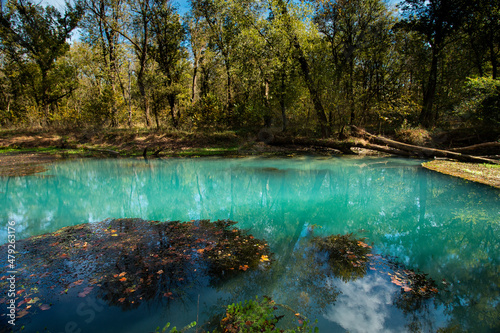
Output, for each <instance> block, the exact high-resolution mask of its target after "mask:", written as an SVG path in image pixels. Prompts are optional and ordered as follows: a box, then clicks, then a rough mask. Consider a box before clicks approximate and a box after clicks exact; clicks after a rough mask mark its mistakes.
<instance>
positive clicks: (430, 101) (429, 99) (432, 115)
mask: <svg viewBox="0 0 500 333" xmlns="http://www.w3.org/2000/svg"><path fill="white" fill-rule="evenodd" d="M438 52H439V50H438V49H437V47H436V46H434V47H433V48H432V63H431V69H430V73H429V79H428V80H427V86H426V87H425V91H424V100H423V105H422V111H421V112H420V116H419V122H420V124H421V125H422V126H424V127H426V128H428V127H430V126H432V125H434V124H435V123H436V121H437V112H436V111H435V110H434V98H435V96H436V86H437V74H438Z"/></svg>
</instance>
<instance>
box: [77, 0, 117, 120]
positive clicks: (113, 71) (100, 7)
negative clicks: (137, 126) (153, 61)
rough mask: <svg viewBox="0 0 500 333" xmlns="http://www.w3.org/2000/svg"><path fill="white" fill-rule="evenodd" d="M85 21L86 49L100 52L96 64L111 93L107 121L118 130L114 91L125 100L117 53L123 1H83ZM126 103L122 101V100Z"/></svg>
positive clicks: (115, 94) (84, 37)
mask: <svg viewBox="0 0 500 333" xmlns="http://www.w3.org/2000/svg"><path fill="white" fill-rule="evenodd" d="M85 7H86V12H87V14H86V17H85V19H84V20H83V24H82V27H83V30H84V36H83V39H84V40H85V41H86V42H87V44H88V45H90V46H92V47H94V48H97V49H99V52H98V54H100V55H101V59H100V61H99V62H98V64H99V65H100V66H101V67H102V74H103V76H104V77H105V78H106V81H107V82H106V83H107V84H108V85H109V87H110V89H111V94H110V95H111V96H110V98H111V100H110V104H111V110H110V112H109V118H110V119H109V120H110V123H111V126H117V125H118V120H117V113H118V105H117V104H118V102H117V98H118V96H117V89H118V87H120V90H121V92H122V95H123V96H125V86H124V84H123V82H122V81H121V80H120V71H119V67H120V62H121V59H120V49H121V47H122V41H121V40H120V34H119V31H121V30H122V29H123V27H122V26H123V24H124V22H123V21H124V15H125V10H126V8H125V2H124V1H123V0H86V1H85ZM124 99H125V98H124Z"/></svg>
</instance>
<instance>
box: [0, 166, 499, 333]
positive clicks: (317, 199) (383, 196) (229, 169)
mask: <svg viewBox="0 0 500 333" xmlns="http://www.w3.org/2000/svg"><path fill="white" fill-rule="evenodd" d="M46 174H52V175H54V177H50V178H49V177H47V178H39V177H22V178H8V179H2V180H1V181H2V183H1V184H2V186H1V191H2V192H3V194H2V195H1V196H0V201H1V202H0V204H1V205H0V206H1V214H0V221H1V222H2V223H4V224H5V223H6V222H7V221H8V220H15V221H16V222H18V226H19V228H18V230H17V231H16V232H17V233H18V236H19V237H27V236H29V235H33V234H43V233H47V232H52V231H55V230H57V229H59V228H61V227H64V226H67V225H68V224H80V223H84V222H89V221H91V222H93V221H99V220H102V219H105V218H107V217H115V218H119V217H136V216H140V217H142V218H145V219H150V220H191V219H203V218H210V219H212V220H215V219H231V220H236V221H239V226H240V227H241V228H247V229H250V231H251V232H252V234H253V235H255V236H256V237H259V238H265V239H268V240H270V244H269V245H270V247H271V250H272V251H273V252H274V253H275V256H274V264H273V266H274V267H273V269H272V270H271V271H270V272H269V273H266V274H260V273H259V271H252V272H250V274H245V277H242V276H236V277H235V279H231V280H228V281H224V282H221V283H220V284H217V288H219V286H220V288H221V289H220V290H223V289H222V286H228V287H230V289H231V288H232V290H239V292H234V295H235V298H237V299H238V300H243V298H244V297H254V296H255V295H257V294H258V295H264V294H268V295H270V296H272V298H273V299H276V300H277V301H279V302H281V299H283V303H285V301H287V300H290V301H293V302H295V304H297V305H298V306H299V305H300V304H309V305H310V306H314V307H316V305H315V304H320V303H322V302H323V300H322V296H321V295H319V293H318V292H316V290H318V289H320V286H326V287H328V285H327V284H326V282H324V281H326V280H328V277H332V276H333V273H332V272H330V273H317V274H320V275H319V277H318V278H317V279H316V278H311V276H310V275H308V274H307V271H308V270H315V269H316V268H311V267H310V266H311V261H310V258H309V257H307V256H306V257H303V256H304V253H301V252H298V251H299V250H298V249H300V248H302V247H303V242H304V241H305V239H307V238H308V237H309V238H312V237H313V236H328V235H335V234H342V235H343V234H347V233H352V232H357V233H358V234H360V235H362V236H363V237H367V238H368V239H370V241H371V242H373V243H374V244H375V248H376V252H377V253H380V254H383V255H384V256H385V257H388V256H391V257H397V258H398V259H397V261H398V262H399V263H401V264H404V265H405V266H406V267H410V268H412V269H414V270H415V271H422V272H426V273H428V274H429V277H431V278H433V279H434V280H436V281H438V283H437V284H438V285H439V289H442V287H444V286H445V285H444V284H443V283H442V282H441V281H443V279H444V280H445V282H446V286H447V287H448V288H447V289H448V290H449V291H448V292H446V293H439V294H438V296H437V297H438V298H437V300H436V306H438V307H440V308H441V307H445V308H446V311H447V314H448V315H449V317H450V323H449V325H450V327H454V326H455V325H458V326H460V327H463V328H464V329H467V330H471V331H474V330H476V331H488V330H495V329H497V328H498V327H499V323H498V319H497V318H496V317H497V316H496V315H497V313H498V310H499V309H498V306H497V303H498V302H497V300H498V298H499V297H500V294H499V290H498V285H499V284H500V280H499V276H500V274H498V267H499V262H498V261H499V258H500V256H499V251H500V249H499V247H498V236H497V235H498V234H499V233H500V224H499V223H498V207H499V205H500V195H499V192H498V190H496V189H490V188H488V187H486V186H482V185H474V184H470V183H467V182H465V181H463V180H460V179H454V178H451V177H448V176H444V175H440V174H435V173H432V172H430V171H427V170H422V169H421V168H420V167H419V166H418V163H416V162H414V161H411V160H400V159H359V160H356V159H327V160H317V159H308V158H303V159H290V160H284V159H283V160H279V159H224V160H223V159H186V160H174V159H168V160H154V161H153V160H150V161H149V163H147V164H146V163H144V162H143V161H138V160H118V161H115V160H113V161H108V160H99V161H94V160H92V161H91V160H83V161H72V162H70V163H59V164H56V165H54V167H53V169H52V170H50V171H48V172H46ZM312 225H318V228H316V229H314V230H313V231H309V230H308V227H309V226H312ZM5 233H6V228H3V229H1V230H0V236H2V237H3V239H7V237H6V234H5ZM311 233H312V235H311ZM141 251H142V250H141ZM120 265H125V263H121V264H120ZM128 265H130V264H128ZM299 265H304V267H302V268H299ZM315 265H316V264H315ZM339 267H340V266H339ZM346 267H348V266H346ZM362 267H363V266H362ZM366 267H367V268H368V269H367V271H366V272H365V274H366V275H365V277H364V278H367V277H369V275H370V274H373V273H372V271H371V269H370V267H371V266H370V265H368V266H366ZM238 268H239V267H238ZM320 268H321V267H320ZM72 269H74V267H71V268H68V272H71V271H72ZM78 269H91V268H88V267H87V268H84V267H83V266H82V268H78ZM193 269H194V268H193ZM318 269H319V268H318ZM338 270H339V271H337V272H336V273H337V274H338V275H339V276H342V275H343V273H342V272H341V270H340V269H338ZM117 273H121V272H117ZM247 273H248V272H247ZM347 273H348V271H346V273H345V274H344V275H345V276H348V274H347ZM321 274H323V275H321ZM351 274H352V273H351ZM247 275H250V276H252V278H255V279H258V280H257V281H262V283H258V284H252V283H246V282H245V281H244V280H246V276H247ZM352 277H353V278H355V277H356V275H355V274H354V275H353V276H352ZM144 278H146V279H147V276H146V275H145V277H143V279H144ZM249 279H250V277H249ZM308 279H310V281H312V282H310V283H309V282H308V281H309V280H308ZM360 279H363V278H362V277H361V275H360V276H358V279H357V280H351V281H359V280H360ZM328 281H331V280H328ZM167 287H168V288H172V287H170V286H167ZM167 287H166V288H167ZM245 288H248V290H247V289H245ZM287 288H295V289H293V290H295V291H296V292H295V291H294V293H287V291H288V290H289V289H287ZM336 292H337V291H331V292H329V293H330V294H329V295H330V296H331V297H330V296H328V297H327V299H329V300H332V299H334V296H335V295H336ZM402 295H405V297H407V296H408V295H409V294H402ZM121 297H123V296H121ZM166 299H168V297H166ZM231 301H232V300H231ZM324 303H327V302H326V301H325V302H324ZM407 303H408V304H407ZM416 303H418V301H417V302H416ZM422 303H423V304H422V306H421V307H420V309H421V310H422V311H423V309H424V308H425V307H426V306H427V303H428V302H427V301H423V302H422ZM396 304H397V305H398V306H399V307H400V308H401V309H408V311H410V312H411V311H413V312H415V311H414V308H413V307H414V306H415V302H414V301H413V300H412V299H411V298H410V299H407V298H401V299H399V300H398V302H396ZM322 306H323V305H320V306H317V308H318V311H320V310H319V309H320V308H321V307H322ZM421 310H417V312H418V311H421ZM429 311H434V312H436V310H434V309H432V307H430V309H429ZM410 312H409V313H410ZM409 318H410V316H409ZM409 320H410V321H412V319H409Z"/></svg>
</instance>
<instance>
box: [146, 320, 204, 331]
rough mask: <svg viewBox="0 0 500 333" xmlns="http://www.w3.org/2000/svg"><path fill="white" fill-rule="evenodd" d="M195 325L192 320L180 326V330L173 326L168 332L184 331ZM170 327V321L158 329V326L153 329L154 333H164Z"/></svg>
mask: <svg viewBox="0 0 500 333" xmlns="http://www.w3.org/2000/svg"><path fill="white" fill-rule="evenodd" d="M195 326H196V322H195V321H193V322H192V323H191V324H189V325H187V326H186V327H184V328H182V329H181V330H180V331H179V330H178V329H177V328H176V327H175V326H174V327H173V328H172V329H171V330H170V331H169V333H184V332H186V331H187V330H189V329H191V328H193V327H195ZM169 327H170V323H167V324H166V325H165V326H164V327H163V328H162V329H161V331H160V327H157V328H156V330H155V333H165V332H167V329H168V328H169Z"/></svg>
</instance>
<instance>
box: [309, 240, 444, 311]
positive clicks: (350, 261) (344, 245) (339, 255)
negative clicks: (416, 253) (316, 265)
mask: <svg viewBox="0 0 500 333" xmlns="http://www.w3.org/2000/svg"><path fill="white" fill-rule="evenodd" d="M312 242H313V245H314V246H315V247H316V248H317V251H318V252H319V254H321V253H326V254H327V260H328V264H329V267H330V269H331V270H332V271H333V273H334V274H335V276H336V277H338V278H340V279H342V280H343V281H346V282H347V281H350V280H353V279H357V278H360V277H363V276H364V275H365V274H366V272H367V268H369V269H370V270H372V271H379V272H380V273H382V274H387V276H388V277H389V278H390V280H391V282H392V283H393V284H395V285H397V286H400V287H401V293H402V294H403V296H402V297H403V298H402V302H403V303H419V301H420V300H421V299H424V298H430V297H433V296H434V295H435V294H437V293H438V292H439V290H438V288H437V284H436V282H435V281H434V280H433V279H431V278H429V277H428V276H427V274H424V273H418V272H415V271H414V270H411V269H408V268H406V267H404V266H403V265H402V264H400V263H398V262H397V261H396V260H395V259H393V258H387V257H383V256H381V255H379V254H375V253H372V246H370V245H368V244H367V243H366V239H365V238H356V237H354V236H353V234H352V233H350V234H345V235H332V236H327V237H315V238H313V239H312ZM320 257H321V256H320ZM404 306H405V307H409V306H410V307H411V305H409V304H406V305H404Z"/></svg>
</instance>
